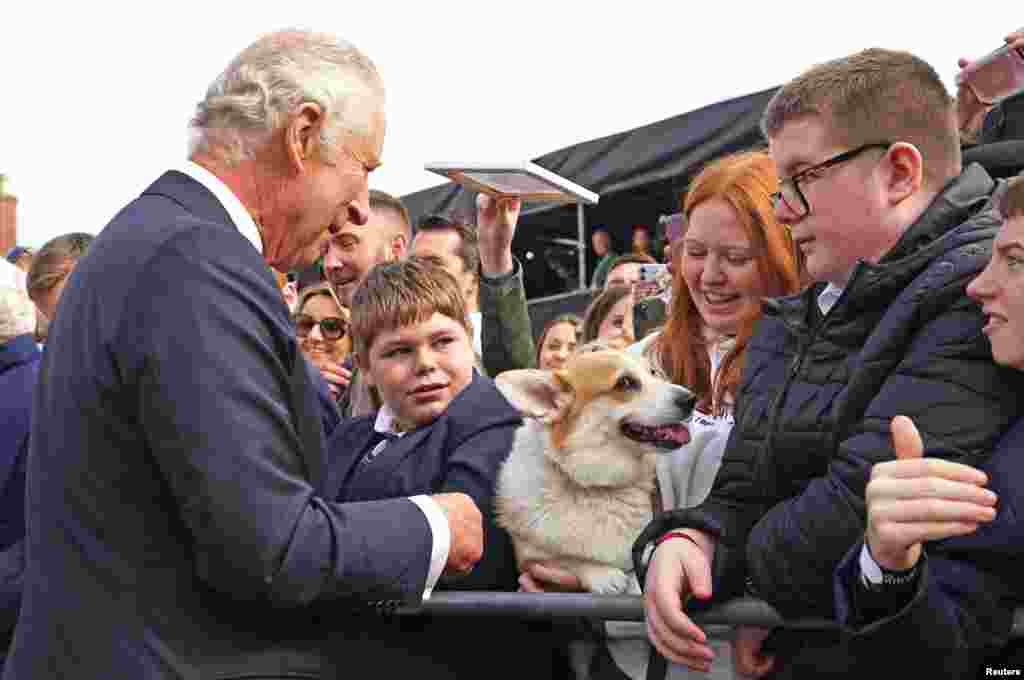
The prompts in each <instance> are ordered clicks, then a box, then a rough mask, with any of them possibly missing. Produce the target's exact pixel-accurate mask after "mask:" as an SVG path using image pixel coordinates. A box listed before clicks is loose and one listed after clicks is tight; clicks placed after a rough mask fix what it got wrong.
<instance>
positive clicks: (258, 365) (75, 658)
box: [4, 30, 482, 679]
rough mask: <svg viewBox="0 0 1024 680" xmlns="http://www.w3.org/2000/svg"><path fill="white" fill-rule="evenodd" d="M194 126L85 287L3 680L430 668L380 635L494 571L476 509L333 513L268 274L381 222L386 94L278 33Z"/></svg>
mask: <svg viewBox="0 0 1024 680" xmlns="http://www.w3.org/2000/svg"><path fill="white" fill-rule="evenodd" d="M193 128H194V130H195V132H196V133H197V134H196V144H195V149H194V152H193V154H192V156H191V160H190V161H189V162H187V163H185V164H184V165H183V166H182V167H181V168H179V169H177V170H174V171H170V172H167V173H166V174H164V175H163V176H162V177H160V178H159V179H157V181H156V182H155V183H153V184H152V185H151V186H150V187H149V188H148V189H146V190H145V192H143V194H142V195H141V196H140V197H139V198H138V199H136V200H134V201H132V202H131V203H130V204H129V205H128V206H127V207H125V208H124V209H123V210H122V211H121V212H120V213H119V214H118V215H117V216H116V217H115V218H114V219H113V221H112V222H110V224H108V225H107V226H106V227H105V228H104V229H103V231H102V232H101V233H100V234H99V235H98V236H97V237H96V239H95V241H94V242H93V244H92V246H91V247H90V249H89V251H88V252H87V253H86V255H85V256H84V257H83V258H82V259H81V260H80V261H79V262H78V265H77V266H76V267H75V270H74V271H73V272H72V273H71V275H70V276H69V277H68V281H67V284H66V286H65V288H64V291H63V293H62V299H61V314H60V315H58V316H57V318H56V319H55V321H54V323H53V325H52V326H51V328H50V336H49V338H50V341H49V344H48V346H47V350H46V353H45V357H44V359H43V362H42V366H41V369H40V373H41V376H42V379H41V381H40V385H39V389H38V391H37V394H36V399H35V402H34V413H33V415H34V420H33V423H34V425H33V428H32V433H31V437H30V455H29V458H28V460H29V464H28V472H27V479H28V489H27V496H26V497H27V517H28V531H27V537H26V554H27V564H26V571H25V588H24V597H23V601H22V610H21V615H20V618H19V620H18V626H17V629H16V631H15V638H14V644H13V646H12V650H11V654H10V657H9V659H8V662H7V666H6V668H5V671H4V672H5V675H4V678H7V679H11V678H44V677H82V678H136V679H139V678H237V677H250V678H256V677H258V678H284V677H288V678H295V677H302V678H335V677H340V676H341V675H343V674H344V673H349V672H351V671H352V670H353V669H357V668H371V667H372V668H374V670H375V672H376V673H378V674H380V675H382V677H399V676H408V675H410V674H414V673H416V674H418V670H419V665H420V664H421V663H422V660H421V659H418V658H417V657H416V656H415V655H413V654H409V653H403V650H394V649H391V650H388V649H383V648H382V643H381V642H380V641H379V640H378V639H377V638H376V637H375V636H373V635H369V634H366V633H365V631H366V629H367V625H368V624H367V622H368V621H373V620H378V619H376V615H375V614H374V612H376V611H379V610H380V609H381V608H382V607H383V608H389V607H391V606H394V605H397V604H400V603H410V604H416V603H419V602H420V601H421V600H422V599H423V598H424V597H428V596H429V594H430V592H431V590H432V588H433V586H434V584H435V583H437V581H438V579H439V578H440V577H441V576H442V574H446V575H447V576H448V577H450V578H456V577H458V576H459V575H460V574H464V573H466V572H468V571H469V570H470V569H471V568H472V566H473V565H474V564H475V562H476V561H477V560H478V559H479V558H480V553H481V550H482V528H481V516H480V512H479V509H478V508H477V507H476V505H475V504H474V503H473V501H472V500H471V499H470V498H469V497H468V496H466V495H465V494H459V493H452V494H441V495H434V496H417V497H414V498H411V499H404V498H399V499H391V500H382V501H374V502H365V503H351V504H339V503H335V502H332V501H331V500H329V499H330V498H333V497H334V496H333V495H332V494H331V493H330V492H329V489H327V488H326V485H327V482H326V481H325V480H326V479H327V475H326V469H327V465H328V461H327V460H326V456H325V449H324V441H323V430H322V428H321V425H320V415H321V413H320V405H319V403H318V395H317V378H316V376H315V373H314V371H313V369H312V368H311V367H310V366H308V365H307V363H306V361H305V360H304V359H303V356H302V353H301V352H300V351H299V350H298V347H297V345H296V341H295V336H294V333H293V330H292V324H291V320H290V318H289V315H288V310H287V308H286V306H285V303H284V300H283V298H282V296H281V294H280V292H279V290H278V288H277V286H276V282H275V278H274V274H273V273H272V271H271V267H273V268H275V269H277V270H279V271H285V270H291V269H298V268H301V267H304V266H307V265H309V264H310V263H312V262H313V261H314V260H315V259H317V258H318V257H319V256H320V255H321V254H322V252H323V250H324V248H325V245H326V243H327V239H328V238H329V236H330V234H329V225H330V224H331V222H332V219H333V218H334V216H335V215H337V214H339V213H344V214H345V215H346V216H347V219H348V220H351V221H353V222H356V223H364V222H365V221H366V220H367V213H368V205H367V200H368V199H367V194H368V189H367V175H368V173H369V172H370V171H372V170H373V169H374V168H375V167H376V166H377V165H378V164H379V163H380V157H381V151H382V142H383V135H384V93H383V86H382V83H381V80H380V77H379V76H378V74H377V71H376V69H375V68H374V66H373V64H372V63H371V62H370V61H369V59H368V58H367V57H366V56H364V55H363V54H362V53H361V52H359V51H358V50H357V49H355V48H354V47H352V46H351V45H349V44H347V43H345V42H343V41H340V40H338V39H337V38H335V37H333V36H329V35H322V34H316V33H312V32H307V31H294V30H289V31H282V32H278V33H274V34H271V35H269V36H266V37H264V38H261V39H259V40H257V41H256V42H255V43H253V44H252V45H251V46H249V47H248V48H246V49H245V50H243V51H242V52H241V53H240V54H239V55H238V56H237V57H236V58H235V59H234V60H233V61H232V62H231V64H229V65H228V67H227V69H226V70H225V71H224V72H223V73H222V74H221V75H220V76H219V77H218V78H217V79H216V80H215V81H214V83H213V85H212V86H211V87H210V89H209V91H208V92H207V94H206V96H205V98H204V99H203V100H202V101H201V102H200V104H199V106H198V109H197V112H196V115H195V118H194V119H193ZM268 265H269V266H268ZM48 424H50V425H56V426H49V425H48ZM325 630H333V631H334V632H335V633H337V632H338V631H345V633H344V634H343V635H340V636H336V637H333V638H331V640H330V644H328V642H327V639H328V638H327V636H326V635H325V634H324V632H325Z"/></svg>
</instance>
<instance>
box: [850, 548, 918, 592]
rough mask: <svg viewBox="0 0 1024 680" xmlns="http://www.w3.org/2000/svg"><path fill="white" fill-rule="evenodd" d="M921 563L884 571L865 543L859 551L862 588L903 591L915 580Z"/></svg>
mask: <svg viewBox="0 0 1024 680" xmlns="http://www.w3.org/2000/svg"><path fill="white" fill-rule="evenodd" d="M920 564H921V561H920V560H918V561H917V562H915V563H914V566H912V567H911V568H910V569H903V570H895V569H886V568H885V567H883V566H882V565H880V564H879V563H878V562H876V561H875V558H874V556H873V555H872V554H871V550H870V549H869V548H868V544H867V542H866V541H865V542H864V547H863V548H861V551H860V575H861V581H862V582H863V583H864V587H866V588H867V589H868V590H872V591H879V590H884V589H890V588H895V589H905V588H907V587H908V586H910V585H912V584H913V583H914V582H915V581H916V580H917V574H918V571H920V568H919V567H920Z"/></svg>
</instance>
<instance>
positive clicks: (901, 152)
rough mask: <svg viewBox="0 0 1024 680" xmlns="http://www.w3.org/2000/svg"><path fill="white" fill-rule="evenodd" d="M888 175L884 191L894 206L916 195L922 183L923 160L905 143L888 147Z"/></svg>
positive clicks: (914, 148) (916, 150)
mask: <svg viewBox="0 0 1024 680" xmlns="http://www.w3.org/2000/svg"><path fill="white" fill-rule="evenodd" d="M886 154H887V155H888V167H889V174H888V176H887V178H886V187H885V188H886V191H887V192H888V194H889V203H890V204H891V205H896V204H898V203H901V202H903V201H904V200H905V199H907V198H909V197H911V196H913V195H914V194H915V193H917V190H918V189H920V188H921V185H922V184H923V183H924V158H923V157H922V156H921V152H920V151H918V149H917V147H916V146H914V145H913V144H909V143H907V142H897V143H896V144H893V145H892V146H891V147H889V150H888V151H887V152H886Z"/></svg>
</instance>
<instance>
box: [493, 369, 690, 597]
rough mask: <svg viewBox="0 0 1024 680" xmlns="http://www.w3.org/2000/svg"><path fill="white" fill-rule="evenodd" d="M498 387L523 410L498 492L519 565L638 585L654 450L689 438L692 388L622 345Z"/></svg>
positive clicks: (501, 379)
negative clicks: (636, 556) (660, 373)
mask: <svg viewBox="0 0 1024 680" xmlns="http://www.w3.org/2000/svg"><path fill="white" fill-rule="evenodd" d="M495 383H496V384H497V386H498V389H500V390H501V392H502V393H503V394H504V395H505V397H506V399H508V400H509V402H511V403H512V405H513V406H515V407H516V408H518V409H519V410H520V411H521V412H522V413H523V415H524V416H525V418H524V424H523V425H522V426H521V427H520V428H519V429H518V430H517V431H516V437H515V441H514V443H513V446H512V452H511V453H510V455H509V457H508V458H507V459H506V461H505V462H504V464H503V465H502V468H501V470H500V471H499V474H498V480H497V488H496V498H495V511H496V519H497V522H498V524H499V525H500V526H502V527H503V528H505V529H506V530H507V531H508V532H509V534H510V535H511V537H512V542H513V545H514V547H515V552H516V562H517V563H518V565H519V568H520V570H524V568H525V567H526V566H527V565H528V564H529V563H531V562H543V563H545V564H548V565H550V566H553V567H557V568H560V569H563V570H565V571H568V572H571V573H573V574H575V575H576V576H577V578H579V580H580V583H581V584H582V585H583V587H584V588H586V589H587V590H589V591H591V592H593V593H599V594H622V593H625V592H629V591H631V590H635V589H636V588H637V586H636V581H635V579H634V578H633V577H632V568H633V562H632V557H631V550H632V547H633V542H634V540H636V538H637V536H638V535H639V534H640V532H641V531H642V530H643V529H644V528H645V527H646V526H647V524H648V523H649V522H650V521H651V518H652V514H653V513H652V496H653V492H654V490H655V460H656V456H657V454H658V453H659V452H670V451H674V450H676V449H678V448H679V447H680V446H682V445H683V444H686V443H687V442H688V441H689V431H688V429H687V427H686V425H685V423H684V421H685V420H686V419H687V418H688V417H689V416H690V413H691V411H692V410H693V404H694V401H695V400H694V396H693V394H692V393H691V392H690V391H689V390H686V389H684V388H682V387H679V386H676V385H673V384H671V383H668V382H666V381H664V380H660V379H658V378H655V377H654V376H653V375H651V371H650V368H649V367H648V365H647V363H646V362H645V361H644V360H643V359H642V358H641V357H639V356H635V355H631V354H626V353H623V352H617V351H597V352H591V353H586V354H577V355H576V356H574V357H572V358H571V359H570V360H569V362H568V363H567V364H566V365H565V367H564V368H563V369H560V370H557V371H538V370H518V371H508V372H505V373H502V374H500V375H499V376H498V377H497V378H496V379H495Z"/></svg>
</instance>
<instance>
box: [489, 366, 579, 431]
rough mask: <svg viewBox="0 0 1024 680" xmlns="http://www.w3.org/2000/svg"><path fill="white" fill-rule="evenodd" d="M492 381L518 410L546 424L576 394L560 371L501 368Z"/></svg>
mask: <svg viewBox="0 0 1024 680" xmlns="http://www.w3.org/2000/svg"><path fill="white" fill-rule="evenodd" d="M494 383H495V385H497V387H498V390H499V391H500V392H501V393H502V394H503V395H504V396H505V398H506V399H508V401H509V403H510V404H512V405H513V406H515V407H516V408H517V409H519V412H520V413H522V414H523V415H524V416H527V417H530V418H539V419H540V420H542V421H543V422H545V423H547V424H549V425H550V424H552V423H557V422H558V421H559V420H561V419H562V417H563V416H564V415H565V414H566V413H567V412H568V410H569V407H570V406H572V403H573V401H574V400H575V398H576V395H575V392H574V391H573V389H572V385H570V384H569V382H568V381H567V380H566V379H565V375H564V372H563V371H555V372H551V371H538V370H536V369H521V370H517V371H505V372H504V373H501V374H500V375H498V377H496V378H495V379H494Z"/></svg>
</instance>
